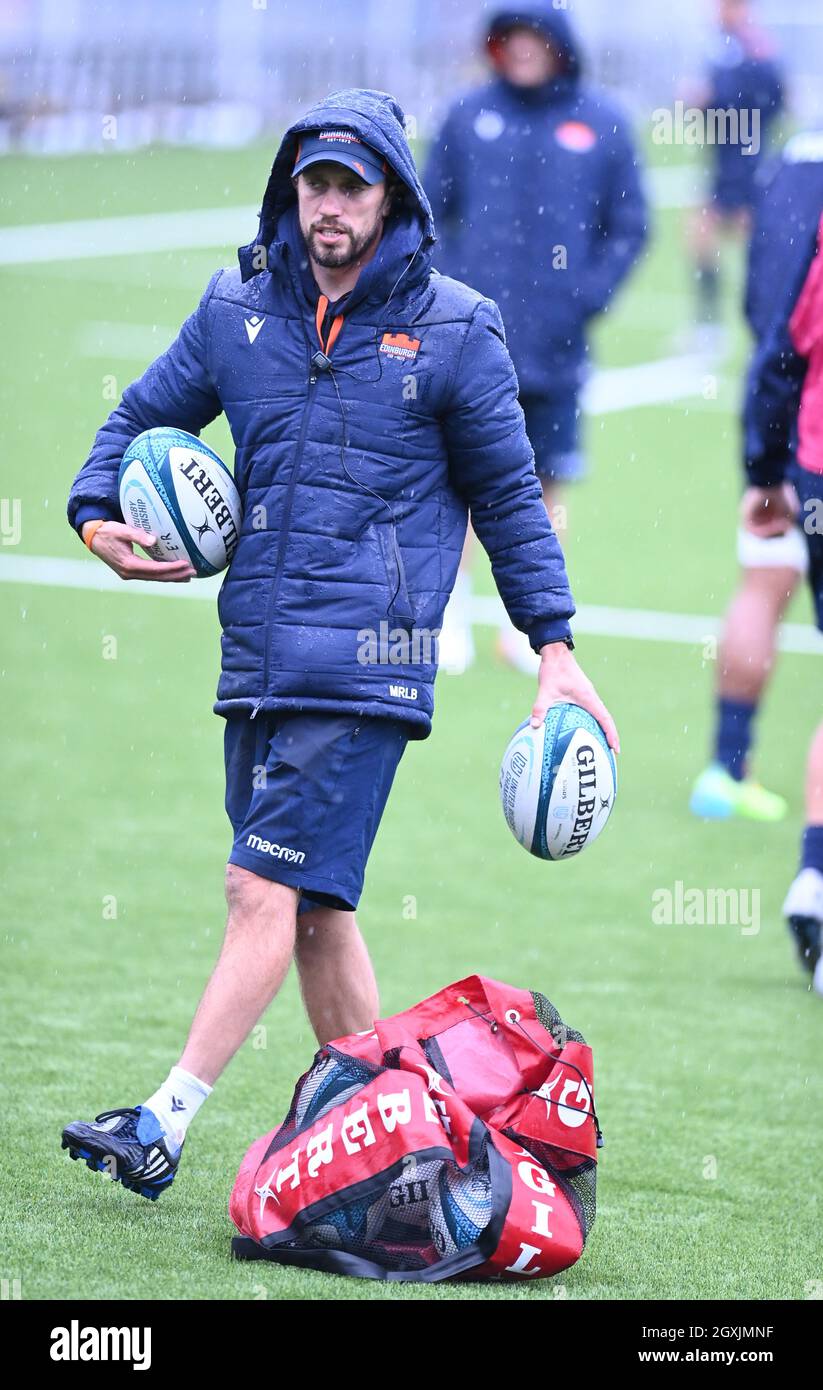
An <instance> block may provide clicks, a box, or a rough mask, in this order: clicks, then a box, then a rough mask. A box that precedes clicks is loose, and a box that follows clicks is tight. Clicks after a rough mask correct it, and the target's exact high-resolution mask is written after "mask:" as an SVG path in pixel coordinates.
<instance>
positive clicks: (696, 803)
mask: <svg viewBox="0 0 823 1390" xmlns="http://www.w3.org/2000/svg"><path fill="white" fill-rule="evenodd" d="M821 213H823V131H810V132H804V133H802V134H798V135H795V136H794V137H793V138H792V139H791V140H790V141H789V142H788V144H787V145H786V147H785V149H784V151H783V152H782V155H781V158H780V160H779V161H778V162H777V164H776V166H775V168H773V169H772V171H771V178H770V179H768V180H767V181H766V183H765V186H764V187H763V189H762V190H761V192H760V195H759V201H758V204H757V207H756V212H755V220H754V226H753V231H752V241H751V247H750V252H749V266H748V277H747V289H746V317H747V320H748V322H749V326H750V328H751V330H752V333H753V335H754V340H755V353H757V352H758V351H759V350H760V349H762V347H763V344H764V343H766V341H767V340H768V338H769V334H770V333H771V332H772V330H773V327H774V323H775V320H777V322H778V323H779V322H780V319H781V316H783V317H785V300H786V294H787V292H788V290H789V288H790V286H791V285H792V284H794V283H795V281H796V279H797V276H798V274H799V273H800V272H801V270H802V267H803V266H804V265H805V264H806V263H807V261H808V252H809V246H810V244H811V242H812V241H813V238H814V235H815V231H816V229H817V224H818V222H819V220H820V216H821ZM794 435H795V431H794V429H791V430H790V432H789V437H788V443H787V448H788V450H789V466H788V468H787V472H786V476H787V478H789V479H791V478H792V477H793V473H794V468H795V463H794V455H795V439H794ZM738 560H739V562H740V566H741V578H740V583H739V585H738V589H737V592H736V594H735V596H734V598H733V599H732V602H731V604H730V606H729V609H728V611H727V614H726V619H725V623H724V629H723V636H722V639H721V643H720V649H719V651H718V659H717V687H716V693H715V732H714V742H713V747H712V755H711V761H710V763H709V766H708V767H707V768H706V769H705V770H704V771H703V772H702V773H701V774H700V776H699V777H698V779H697V781H696V782H695V785H694V788H693V791H692V795H691V801H690V806H691V809H692V811H693V812H694V814H695V815H696V816H700V817H702V818H703V819H727V818H728V817H730V816H742V817H745V818H747V819H750V820H758V821H778V820H782V818H783V817H784V816H785V814H786V810H787V805H786V802H785V800H784V798H783V797H782V796H777V795H776V794H775V793H774V792H771V791H767V790H766V789H765V788H764V787H762V786H761V785H760V784H759V783H758V782H757V781H755V780H754V778H753V777H752V776H751V775H750V772H751V770H750V753H751V747H752V742H753V736H754V727H755V722H756V719H757V714H758V710H759V707H760V704H761V701H762V698H763V695H764V693H765V690H766V687H767V685H768V681H769V678H770V676H771V674H772V669H773V666H774V660H775V650H776V643H777V632H778V628H779V625H780V620H781V618H782V617H783V614H784V612H785V610H786V608H787V606H788V603H789V601H790V599H791V597H792V595H793V594H794V592H795V590H796V588H797V586H798V584H799V583H800V580H801V579H802V577H803V575H804V574H805V573H806V571H807V569H808V562H809V561H808V551H807V546H806V538H805V536H804V534H803V530H802V527H801V526H798V525H797V524H796V523H795V524H794V525H792V526H790V527H788V528H786V530H785V531H783V532H781V533H780V534H769V533H765V534H754V533H753V532H752V531H751V529H749V528H747V527H746V526H744V525H742V524H741V526H740V530H739V533H738Z"/></svg>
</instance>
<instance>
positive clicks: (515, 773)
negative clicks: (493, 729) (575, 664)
mask: <svg viewBox="0 0 823 1390" xmlns="http://www.w3.org/2000/svg"><path fill="white" fill-rule="evenodd" d="M616 795H617V768H616V766H615V761H614V756H613V754H612V750H611V749H610V747H609V745H608V741H607V739H606V735H605V734H604V732H603V730H602V729H601V727H600V725H599V724H598V722H597V720H596V719H594V718H593V717H592V715H590V714H589V713H588V712H587V711H586V710H584V709H581V708H580V706H579V705H571V704H566V703H560V704H556V705H550V706H549V708H548V710H547V711H546V717H545V719H544V720H543V723H542V724H541V725H540V727H539V728H537V729H533V728H531V726H530V723H529V720H526V721H525V722H524V723H523V724H521V725H520V728H519V729H517V730H516V732H515V734H514V736H513V737H512V739H511V741H510V743H509V746H508V748H507V749H506V752H505V753H504V755H503V762H502V763H501V765H500V802H501V805H502V807H503V814H504V816H505V817H506V823H507V825H508V827H509V829H510V830H511V832H512V834H513V835H514V838H515V839H516V840H517V842H518V844H521V845H522V846H523V848H524V849H527V850H528V851H529V853H530V854H534V855H536V856H537V858H538V859H549V860H557V859H572V858H574V856H575V855H576V854H579V853H580V851H581V850H582V849H585V848H586V846H587V845H590V844H591V843H592V841H593V840H596V839H597V837H598V835H599V834H600V832H601V830H602V829H603V827H604V825H605V824H606V822H607V820H608V819H609V816H610V815H611V813H612V808H613V806H614V802H615V797H616Z"/></svg>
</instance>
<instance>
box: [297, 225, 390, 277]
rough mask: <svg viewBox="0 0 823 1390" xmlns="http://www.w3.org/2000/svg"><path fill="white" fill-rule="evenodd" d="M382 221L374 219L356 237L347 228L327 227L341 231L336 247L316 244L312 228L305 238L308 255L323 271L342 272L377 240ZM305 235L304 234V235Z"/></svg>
mask: <svg viewBox="0 0 823 1390" xmlns="http://www.w3.org/2000/svg"><path fill="white" fill-rule="evenodd" d="M382 222H383V219H382V217H380V216H378V217H376V218H375V220H374V222H373V223H372V225H371V227H369V228H368V229H367V230H366V231H365V232H362V233H361V234H360V236H356V235H355V234H354V233H353V232H351V231H350V230H349V229H348V228H338V227H337V226H335V227H334V228H331V227H329V228H328V229H327V230H329V231H332V230H334V231H338V230H339V231H341V232H342V235H341V237H340V240H339V243H338V244H337V245H336V246H323V245H322V244H321V243H319V242H318V240H317V236H316V232H317V231H318V230H319V229H318V228H317V227H315V228H313V229H312V230H311V231H310V232H309V233H308V235H307V236H306V244H307V245H308V248H309V255H310V256H311V258H312V260H313V261H316V262H317V264H318V265H322V266H323V268H324V269H325V270H342V269H343V268H344V267H345V266H349V265H353V264H354V262H355V261H359V260H361V259H362V257H363V256H364V254H365V253H366V252H367V251H368V250H369V247H370V246H372V244H373V243H374V242H375V241H376V240H377V238H378V236H379V235H380V231H381V227H382ZM304 235H305V233H304Z"/></svg>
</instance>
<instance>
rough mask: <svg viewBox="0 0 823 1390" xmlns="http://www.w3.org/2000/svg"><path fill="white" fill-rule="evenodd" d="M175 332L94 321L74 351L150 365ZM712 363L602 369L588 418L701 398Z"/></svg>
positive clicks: (662, 362)
mask: <svg viewBox="0 0 823 1390" xmlns="http://www.w3.org/2000/svg"><path fill="white" fill-rule="evenodd" d="M177 331H178V330H176V329H174V328H168V327H164V326H162V325H159V324H149V323H111V322H107V321H105V320H101V321H98V320H90V321H89V322H87V323H84V324H82V325H81V326H80V327H79V328H78V330H77V333H76V334H75V337H74V347H75V351H76V352H77V353H78V354H79V355H80V356H81V357H90V358H95V359H99V360H101V361H104V360H112V359H114V360H117V361H125V362H142V361H152V360H153V359H154V358H155V357H157V356H159V354H160V353H161V352H163V351H165V349H166V348H167V347H168V346H169V344H170V343H171V342H172V341H173V340H174V338H175V337H176V336H177ZM710 365H711V364H710V363H709V362H708V361H707V359H706V358H704V357H700V356H698V355H696V354H689V355H684V356H680V357H661V358H659V359H658V360H657V361H656V362H637V363H635V364H634V365H632V366H630V367H603V368H601V369H599V370H598V371H595V372H594V373H593V375H592V376H591V377H590V378H589V380H588V382H587V383H586V385H585V387H584V388H583V393H582V397H581V401H582V407H583V411H584V413H585V414H586V415H610V414H613V413H614V412H615V411H619V410H634V409H636V408H637V407H638V406H643V405H665V404H666V403H667V402H669V401H678V400H685V399H687V398H688V397H690V396H691V397H694V396H700V395H702V394H703V388H704V385H705V382H706V377H707V374H708V372H709V368H710Z"/></svg>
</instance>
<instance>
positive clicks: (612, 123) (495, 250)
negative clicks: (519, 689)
mask: <svg viewBox="0 0 823 1390" xmlns="http://www.w3.org/2000/svg"><path fill="white" fill-rule="evenodd" d="M486 47H487V52H488V56H489V59H490V61H491V65H492V68H493V76H492V78H491V79H490V80H489V81H488V82H486V83H484V84H483V85H481V86H479V87H477V88H474V89H472V90H469V91H466V92H464V93H462V94H461V95H460V96H459V97H458V98H457V99H456V100H455V101H454V103H453V104H452V106H451V108H450V109H449V111H448V113H447V115H446V118H445V120H444V122H443V124H442V127H441V129H440V130H439V132H438V133H437V135H436V136H435V138H434V140H433V141H432V145H431V148H430V150H429V155H428V162H427V164H426V167H425V171H424V177H423V182H424V185H425V188H426V191H427V193H428V195H429V197H430V198H431V201H432V206H433V208H434V212H435V217H436V219H437V223H438V228H439V230H440V233H441V243H442V247H441V249H440V250H439V252H438V253H437V254H436V264H437V266H438V268H439V269H440V270H442V271H444V272H445V273H446V274H448V275H454V276H456V277H457V278H458V279H460V280H465V281H466V283H467V284H470V285H472V286H474V288H475V289H478V290H480V292H481V293H482V294H487V295H489V296H490V297H491V298H492V299H494V300H495V302H496V303H497V304H498V306H499V308H500V311H501V313H502V315H503V321H504V323H505V326H506V336H507V341H508V346H509V351H510V352H511V355H512V360H513V362H514V365H515V370H516V372H517V380H518V383H519V388H520V403H521V405H522V406H523V410H524V412H525V416H526V431H527V433H528V436H529V440H530V442H531V444H532V447H533V449H534V455H535V467H536V470H537V474H538V477H539V478H540V480H541V483H542V487H543V496H544V500H545V503H546V506H547V509H548V510H549V513H550V515H551V516H552V519H553V521H554V523H555V527H556V529H558V530H562V526H563V525H564V524H565V517H566V507H565V506H561V505H560V503H559V502H558V495H559V490H560V489H561V488H562V485H563V484H566V483H570V482H574V481H576V480H577V479H579V478H580V477H581V476H582V474H583V472H584V463H583V457H582V454H581V449H580V424H579V421H580V388H581V385H582V383H583V380H584V377H585V374H586V369H587V362H588V352H589V347H588V330H589V328H590V326H591V323H592V322H593V320H594V319H595V317H596V316H597V315H598V314H601V313H603V312H604V311H606V310H607V309H608V306H609V303H610V301H611V299H612V296H613V295H614V292H615V290H616V289H617V287H618V285H620V283H621V282H622V281H623V280H624V279H625V277H626V275H627V274H628V272H629V270H630V269H631V267H632V265H633V264H634V263H635V261H636V259H637V257H638V255H639V253H640V250H641V248H642V246H643V243H644V239H645V236H646V222H647V208H646V202H645V198H644V195H643V191H642V188H641V183H640V178H639V175H638V167H637V165H638V161H637V155H636V152H635V148H634V144H633V140H632V137H631V133H630V131H629V128H628V124H627V121H626V119H625V117H624V115H623V113H622V112H621V111H620V110H619V109H618V108H617V106H616V105H615V103H614V102H613V100H612V99H611V98H610V97H608V96H607V95H606V94H605V93H604V92H603V91H601V90H599V89H598V88H596V87H593V86H590V85H589V84H588V83H586V82H584V81H583V78H582V58H581V54H580V50H579V47H578V44H577V40H576V38H575V35H574V33H573V31H572V29H571V26H570V24H569V20H568V17H567V15H566V14H565V13H564V12H563V11H562V10H561V9H558V8H556V7H554V6H552V5H551V4H550V2H549V0H526V3H524V4H519V5H513V6H511V7H509V8H505V9H504V8H502V7H501V8H500V9H498V10H497V11H496V12H495V13H493V15H492V17H491V20H490V23H489V26H488V30H487V33H486ZM464 570H465V575H464V578H463V579H462V581H461V585H460V587H459V589H458V591H457V595H456V604H457V603H458V602H461V603H462V604H463V605H464V606H465V603H466V601H467V598H468V577H467V568H466V567H464ZM456 604H455V605H453V606H452V608H451V609H450V615H449V616H450V618H451V620H452V622H454V623H455V629H453V631H452V633H451V637H452V640H453V641H454V643H455V645H456V646H458V647H459V646H460V645H462V646H464V648H465V660H462V661H461V659H460V657H459V656H457V655H456V656H455V668H456V669H459V668H460V666H461V665H465V664H468V662H469V661H470V659H471V652H470V648H469V647H468V633H467V630H466V628H465V626H463V625H461V624H460V614H459V612H457V611H456ZM504 631H505V633H506V634H509V632H510V630H509V629H508V628H507V629H505V630H504ZM444 636H445V634H444ZM511 637H512V638H514V639H515V640H514V641H512V640H511V639H510V637H509V636H508V635H506V636H504V634H503V633H501V640H502V654H503V655H504V656H507V657H508V658H509V659H511V660H513V661H514V662H515V663H516V664H521V661H520V658H521V655H522V649H523V646H525V644H520V643H518V642H517V640H516V637H517V634H511ZM525 653H526V660H525V666H526V669H531V664H530V663H531V654H530V653H529V652H528V648H527V647H526V648H525Z"/></svg>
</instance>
